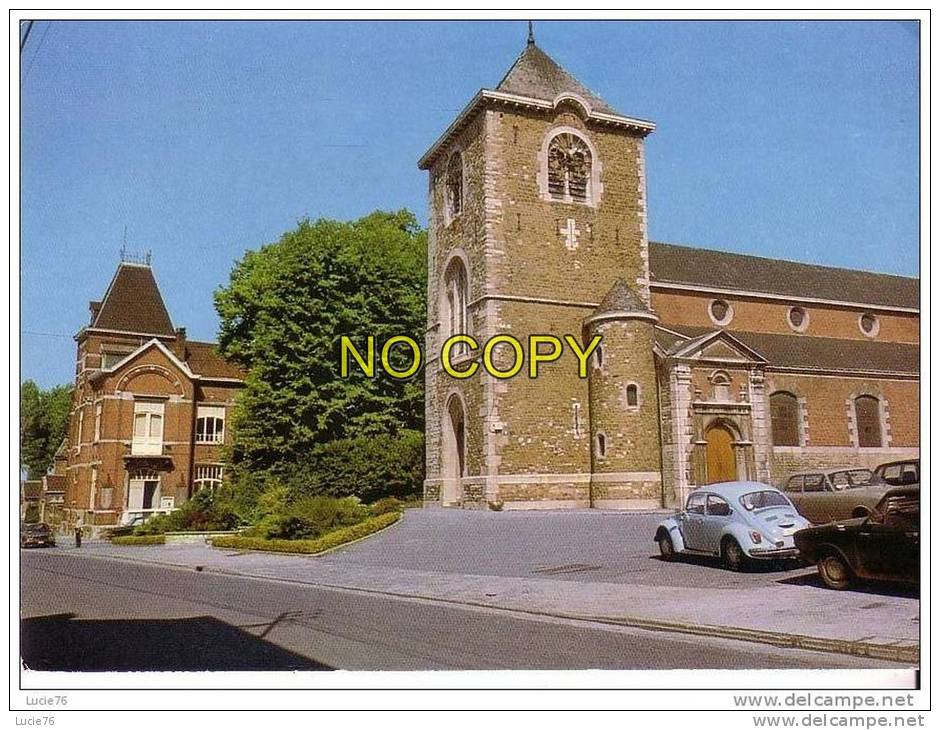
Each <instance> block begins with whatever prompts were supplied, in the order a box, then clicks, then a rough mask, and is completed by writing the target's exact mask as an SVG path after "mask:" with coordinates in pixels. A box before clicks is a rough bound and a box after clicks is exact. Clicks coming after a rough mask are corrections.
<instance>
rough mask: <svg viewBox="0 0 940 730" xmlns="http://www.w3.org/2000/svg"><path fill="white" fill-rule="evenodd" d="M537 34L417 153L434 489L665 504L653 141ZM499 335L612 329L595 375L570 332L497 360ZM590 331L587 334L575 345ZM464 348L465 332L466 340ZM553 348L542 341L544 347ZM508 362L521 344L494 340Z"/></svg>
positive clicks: (475, 499)
mask: <svg viewBox="0 0 940 730" xmlns="http://www.w3.org/2000/svg"><path fill="white" fill-rule="evenodd" d="M653 129H654V125H653V124H652V123H651V122H647V121H643V120H639V119H633V118H630V117H625V116H623V115H621V114H619V113H618V112H616V111H615V110H613V109H612V108H611V107H610V106H609V105H608V104H607V103H605V102H604V101H603V100H602V99H601V98H599V97H598V96H597V95H595V94H593V93H592V92H591V91H589V90H588V89H586V88H585V87H584V86H583V85H582V84H581V83H579V82H578V81H577V80H576V79H574V78H573V77H572V76H571V75H570V74H568V73H567V72H566V71H565V70H564V69H563V68H561V67H560V66H559V65H558V64H557V63H556V62H555V61H554V60H552V59H551V58H550V57H549V56H548V55H547V54H546V53H545V52H544V51H542V50H541V49H540V48H539V47H538V46H537V45H536V44H535V43H534V40H533V39H532V38H531V35H530V38H529V42H528V44H527V46H526V48H525V50H524V51H523V52H522V54H521V55H520V56H519V58H518V59H517V60H516V62H515V63H514V64H513V66H512V67H511V68H510V69H509V72H508V73H507V74H506V76H505V77H504V78H503V80H502V81H501V82H500V83H499V84H498V85H497V86H496V88H495V89H492V90H491V89H482V90H481V91H479V92H478V93H477V94H476V95H475V96H474V97H473V99H472V100H471V101H470V103H469V104H468V105H467V107H466V108H465V109H464V110H463V111H462V112H461V113H460V115H459V116H458V117H457V119H456V120H455V121H454V122H453V123H452V124H451V125H450V127H449V128H448V129H447V131H446V132H445V133H444V134H443V136H442V137H441V138H440V139H438V141H437V142H435V143H434V145H433V146H432V147H431V148H430V150H429V151H428V152H427V153H426V154H425V155H424V156H423V157H422V158H421V160H420V162H419V166H420V167H421V169H425V170H428V171H429V172H430V183H429V197H430V215H429V219H430V236H429V246H428V264H429V265H428V330H427V338H426V352H427V353H428V365H427V367H426V385H427V395H426V416H427V482H426V484H425V500H426V502H428V503H438V504H443V505H455V506H456V505H462V506H481V507H485V506H486V505H487V504H490V505H493V506H499V505H500V504H502V505H503V506H504V507H505V508H507V509H508V508H537V507H544V508H558V507H575V506H602V507H621V508H648V507H654V506H657V507H658V506H661V504H662V501H663V495H662V478H661V463H660V459H661V446H660V437H659V415H658V413H659V411H658V408H659V405H658V398H657V386H656V371H655V363H654V355H653V339H654V335H653V329H654V325H655V323H656V321H657V318H656V315H655V314H654V313H653V312H652V311H651V309H650V290H649V287H650V273H649V253H648V249H649V246H648V241H647V227H646V215H647V213H646V194H645V190H646V180H645V171H644V152H643V145H644V139H645V137H646V135H648V134H649V133H650V132H652V131H653ZM458 334H466V335H470V336H471V337H472V338H473V339H474V341H475V342H476V343H477V344H478V345H479V347H477V348H476V349H471V346H470V345H458V346H457V347H456V348H455V349H454V350H453V353H452V354H453V358H452V360H453V363H454V367H455V368H457V369H461V368H472V367H473V363H474V362H477V363H478V362H479V361H480V360H481V358H482V357H483V354H484V352H483V351H484V346H485V345H486V343H487V342H488V341H489V340H490V339H491V338H492V337H494V336H496V335H512V336H513V337H516V338H517V339H518V340H520V341H521V342H522V343H523V347H524V348H525V349H527V348H528V338H529V336H530V335H553V336H555V337H557V338H559V339H562V338H563V337H564V336H565V335H572V336H574V337H575V338H577V339H578V340H579V341H581V342H582V343H586V342H588V341H589V340H590V338H591V337H592V336H593V335H595V334H600V335H601V336H602V338H603V340H602V344H601V345H600V347H599V350H598V351H596V352H595V354H594V355H592V356H591V360H590V363H589V365H588V377H586V378H581V377H579V372H578V365H579V363H578V360H577V358H576V356H575V355H574V354H573V353H572V351H571V350H570V348H568V347H567V346H566V347H565V348H564V350H563V353H562V355H561V357H560V358H559V359H557V360H556V361H554V362H549V363H542V364H541V365H540V368H539V373H538V377H535V378H532V377H530V376H529V373H528V368H527V366H528V362H529V359H528V355H529V353H528V352H524V353H523V354H524V357H525V363H526V364H525V366H523V368H522V369H521V370H519V372H518V373H517V374H515V375H514V376H513V377H507V378H498V377H494V376H493V375H491V374H489V373H487V372H485V370H484V368H483V367H479V368H478V369H477V370H476V371H475V372H474V374H473V375H472V376H470V377H466V378H455V377H453V376H451V375H449V374H448V373H447V372H445V371H444V370H443V368H442V363H441V360H440V357H439V355H440V352H441V346H442V344H443V343H444V342H445V340H447V339H448V338H449V337H451V336H453V335H458ZM582 346H583V345H582ZM460 348H463V349H460ZM542 352H543V353H544V352H546V349H544V348H543V349H542ZM492 354H493V360H494V361H495V363H496V364H497V366H498V367H499V368H500V369H503V370H507V371H509V370H511V369H512V368H513V363H514V362H515V360H516V355H515V354H514V352H513V349H512V348H511V347H510V346H509V345H507V344H505V343H503V344H500V345H497V346H496V347H495V349H494V350H493V353H492Z"/></svg>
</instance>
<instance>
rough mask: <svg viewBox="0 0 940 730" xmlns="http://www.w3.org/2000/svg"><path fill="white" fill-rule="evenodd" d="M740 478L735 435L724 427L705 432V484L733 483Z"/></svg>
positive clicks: (716, 427)
mask: <svg viewBox="0 0 940 730" xmlns="http://www.w3.org/2000/svg"><path fill="white" fill-rule="evenodd" d="M737 478H738V464H737V459H736V458H735V455H734V435H733V434H732V433H731V431H729V430H728V429H727V428H725V427H724V426H712V427H711V428H710V429H708V431H706V432H705V483H706V484H715V483H716V482H731V481H734V480H735V479H737Z"/></svg>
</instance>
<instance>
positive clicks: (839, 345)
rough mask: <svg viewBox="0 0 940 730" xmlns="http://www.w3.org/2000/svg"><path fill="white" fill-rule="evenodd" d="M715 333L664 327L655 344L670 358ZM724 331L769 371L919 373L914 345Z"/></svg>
mask: <svg viewBox="0 0 940 730" xmlns="http://www.w3.org/2000/svg"><path fill="white" fill-rule="evenodd" d="M715 331H716V330H715V328H713V327H711V328H710V327H691V326H685V325H682V326H680V325H664V326H663V327H657V328H656V342H657V344H658V345H659V347H660V349H661V350H663V351H664V352H666V353H668V354H672V353H677V352H679V351H681V350H682V349H683V346H684V345H685V344H686V343H688V342H689V341H691V340H693V339H695V338H698V337H702V336H703V335H707V334H709V333H712V332H715ZM723 331H725V332H727V333H728V334H729V335H731V336H732V337H734V338H735V339H736V340H738V341H740V342H742V343H743V344H744V345H746V346H747V347H749V348H750V349H752V350H754V351H755V352H756V353H759V354H760V355H761V356H762V357H763V358H764V359H765V360H767V363H768V365H767V367H768V369H770V370H821V371H826V372H834V373H838V372H844V373H896V374H899V375H917V374H918V373H919V372H920V346H919V345H917V344H914V343H905V342H879V341H873V340H850V339H837V338H833V337H812V336H808V335H778V334H771V333H767V332H746V331H739V330H723Z"/></svg>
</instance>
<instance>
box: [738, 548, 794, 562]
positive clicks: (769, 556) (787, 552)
mask: <svg viewBox="0 0 940 730" xmlns="http://www.w3.org/2000/svg"><path fill="white" fill-rule="evenodd" d="M747 554H748V555H750V556H751V557H752V558H757V559H758V560H774V559H776V558H797V557H799V555H800V551H799V550H798V549H797V548H795V547H782V548H751V549H750V550H748V551H747Z"/></svg>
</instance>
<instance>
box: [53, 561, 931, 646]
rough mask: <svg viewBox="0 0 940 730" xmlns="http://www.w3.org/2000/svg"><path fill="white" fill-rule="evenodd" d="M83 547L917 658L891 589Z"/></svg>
mask: <svg viewBox="0 0 940 730" xmlns="http://www.w3.org/2000/svg"><path fill="white" fill-rule="evenodd" d="M76 552H78V551H75V550H69V553H70V554H72V555H74V554H75V553H76ZM81 554H82V555H84V556H86V557H89V558H111V559H121V560H132V561H136V562H150V563H158V564H163V565H170V566H176V567H180V568H187V569H193V570H202V571H206V572H220V573H226V574H230V575H238V576H243V577H251V578H264V579H270V580H279V581H291V582H296V583H301V584H310V585H316V586H318V587H327V588H341V589H346V590H356V591H363V592H370V593H380V594H384V595H394V596H400V597H409V598H417V599H424V600H435V601H446V602H450V603H456V604H460V605H466V606H478V607H486V608H490V609H501V610H510V611H515V612H523V613H528V614H534V615H547V616H554V617H564V618H574V619H582V620H592V621H599V622H603V623H613V624H620V625H628V626H634V627H639V628H646V629H651V630H660V631H670V632H678V633H691V634H700V635H708V636H713V637H714V636H718V637H724V638H731V639H739V640H745V641H757V642H760V643H769V644H775V645H779V646H789V647H794V648H802V649H811V650H820V651H830V652H836V653H843V654H852V655H855V656H869V657H873V658H878V659H888V660H892V661H901V662H904V663H916V662H917V657H918V637H919V626H920V624H919V605H920V604H919V601H917V600H916V599H914V598H911V597H908V596H904V595H900V596H899V595H892V594H890V593H868V592H862V591H841V592H840V591H831V590H826V589H823V588H819V587H818V586H816V585H813V584H802V585H801V584H799V583H796V584H787V585H782V584H779V583H775V582H774V583H771V584H769V585H753V586H748V587H743V588H727V587H725V588H721V589H708V588H701V587H696V588H689V587H674V586H649V585H638V584H631V583H613V582H603V581H601V582H584V581H579V582H574V581H570V580H558V579H552V578H522V577H506V576H493V575H472V574H469V575H467V574H457V573H446V572H435V571H426V570H406V569H401V568H390V567H375V566H368V565H356V566H354V567H351V566H350V561H349V560H348V559H343V560H341V561H336V560H331V559H330V556H323V557H309V556H295V555H275V554H267V553H244V552H236V551H232V550H215V549H213V548H210V547H208V546H205V545H164V546H151V547H120V546H113V545H110V544H108V543H86V544H85V545H84V546H83V547H82V549H81ZM344 558H348V556H344Z"/></svg>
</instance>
